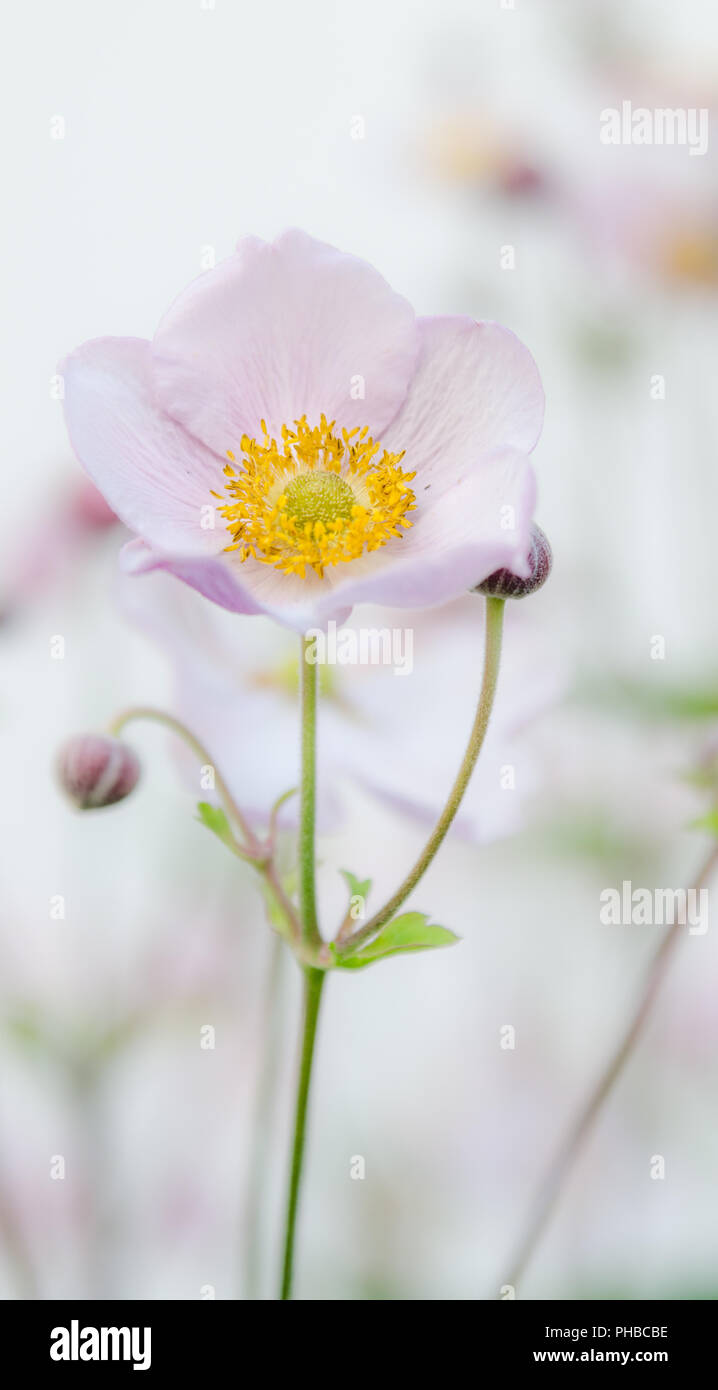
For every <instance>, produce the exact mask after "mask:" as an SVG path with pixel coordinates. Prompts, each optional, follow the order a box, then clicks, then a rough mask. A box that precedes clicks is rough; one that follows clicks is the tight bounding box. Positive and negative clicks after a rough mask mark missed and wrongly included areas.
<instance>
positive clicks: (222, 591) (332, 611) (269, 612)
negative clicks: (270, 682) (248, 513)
mask: <svg viewBox="0 0 718 1390" xmlns="http://www.w3.org/2000/svg"><path fill="white" fill-rule="evenodd" d="M120 564H121V567H122V569H123V570H124V572H125V573H126V574H133V575H140V574H151V573H153V572H154V571H155V570H164V571H165V572H166V573H167V574H173V575H174V576H175V578H176V579H181V580H182V581H183V582H184V583H185V584H189V586H190V588H192V589H195V590H196V591H197V593H199V594H202V595H203V596H204V597H205V598H208V599H210V600H211V602H212V603H216V604H218V605H219V607H220V608H226V609H228V610H229V611H230V612H231V613H248V614H264V615H266V616H267V617H270V618H274V619H275V620H276V621H277V622H280V623H282V624H283V625H284V626H285V627H289V628H292V629H293V630H294V631H296V632H306V630H307V628H310V627H316V626H317V625H318V623H319V622H320V616H319V615H320V612H321V614H322V616H321V622H322V623H325V622H328V621H329V619H330V618H334V619H335V621H336V622H344V620H345V619H346V618H347V617H348V616H349V613H350V612H351V606H350V605H349V606H348V605H347V604H346V603H343V604H342V603H341V602H334V601H333V600H332V598H331V590H330V589H329V588H328V586H325V585H324V584H322V582H321V581H320V580H315V579H314V578H313V577H312V576H309V577H308V578H307V579H305V580H301V579H297V578H293V577H290V576H288V575H286V574H281V573H280V572H279V570H276V569H274V568H273V567H272V566H271V565H262V564H260V563H259V562H257V561H251V560H250V561H247V562H246V563H245V564H240V562H239V561H238V560H236V559H234V560H232V559H231V558H230V557H228V556H223V555H220V556H211V557H210V556H201V557H200V556H195V557H191V556H181V555H167V554H163V553H161V552H159V551H155V550H152V548H151V547H150V546H148V545H146V544H145V543H144V541H141V540H137V541H128V543H127V545H125V546H123V548H122V550H121V552H120ZM320 597H323V599H324V603H323V604H320V603H319V601H318V600H319V598H320ZM325 614H326V616H324V615H325Z"/></svg>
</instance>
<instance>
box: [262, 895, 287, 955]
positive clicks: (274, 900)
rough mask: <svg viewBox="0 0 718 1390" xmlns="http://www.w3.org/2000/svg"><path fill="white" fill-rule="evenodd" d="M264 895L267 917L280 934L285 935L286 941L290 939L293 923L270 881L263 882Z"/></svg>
mask: <svg viewBox="0 0 718 1390" xmlns="http://www.w3.org/2000/svg"><path fill="white" fill-rule="evenodd" d="M262 897H263V898H264V906H265V908H266V911H267V917H268V918H269V921H270V923H271V925H272V926H273V927H274V930H275V931H276V933H277V935H278V936H283V937H284V939H285V941H290V940H291V937H292V924H291V922H290V920H289V918H288V916H287V914H286V912H285V911H284V908H283V907H282V904H281V902H280V900H279V898H278V897H277V895H276V893H275V892H274V890H273V888H272V887H271V885H270V884H269V883H265V882H264V881H263V882H262Z"/></svg>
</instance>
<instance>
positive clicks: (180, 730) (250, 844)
mask: <svg viewBox="0 0 718 1390" xmlns="http://www.w3.org/2000/svg"><path fill="white" fill-rule="evenodd" d="M139 719H145V720H149V721H151V722H152V723H154V724H163V725H164V727H165V728H166V729H169V730H170V732H171V733H173V734H177V736H178V737H179V738H181V739H182V740H183V742H184V743H186V744H187V747H188V748H191V750H192V752H193V753H195V754H196V756H197V757H198V758H199V760H200V762H201V763H202V764H203V765H204V766H207V767H211V768H213V769H214V780H215V785H216V787H217V791H218V792H219V795H220V799H221V800H222V802H223V804H224V808H225V811H226V812H227V813H228V815H229V816H230V817H234V820H235V821H236V823H237V825H238V826H239V828H240V830H241V832H242V834H243V835H244V838H245V840H246V842H247V848H248V849H257V850H258V849H259V845H258V842H257V838H256V836H255V834H254V831H253V830H252V827H251V825H250V824H249V822H248V820H247V818H246V816H245V815H244V812H243V811H241V810H240V808H239V806H238V805H237V803H236V801H235V799H234V797H233V796H232V793H231V792H230V790H229V787H228V786H227V783H226V782H225V780H224V778H223V777H222V775H221V773H220V772H219V770H218V769H217V767H215V764H214V763H213V761H212V759H211V757H210V755H209V753H208V752H207V749H206V748H205V747H204V745H203V744H201V743H200V741H199V739H198V738H195V736H194V734H193V733H192V731H191V730H190V729H188V728H187V726H186V724H182V723H181V721H180V720H179V719H174V718H173V716H172V715H171V714H165V713H164V711H163V710H159V709H150V708H149V707H148V706H147V707H146V706H142V705H138V706H136V707H134V708H132V709H128V710H123V712H122V714H118V715H117V717H116V719H113V721H112V723H111V724H110V726H109V732H110V733H111V734H112V735H114V736H115V737H116V736H117V735H118V734H119V733H121V732H122V730H123V729H124V728H125V726H126V725H127V724H131V723H134V722H135V720H139Z"/></svg>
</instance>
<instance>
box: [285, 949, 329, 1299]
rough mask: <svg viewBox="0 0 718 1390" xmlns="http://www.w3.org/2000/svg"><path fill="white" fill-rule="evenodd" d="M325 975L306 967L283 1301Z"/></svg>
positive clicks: (291, 1257) (291, 1269) (287, 1296)
mask: <svg viewBox="0 0 718 1390" xmlns="http://www.w3.org/2000/svg"><path fill="white" fill-rule="evenodd" d="M324 978H325V972H324V971H323V970H315V969H314V968H313V967H312V966H309V967H307V968H305V971H304V1012H303V1020H302V1043H301V1053H300V1059H299V1079H298V1083H297V1100H296V1108H295V1115H294V1141H293V1144H292V1159H291V1168H290V1174H289V1190H288V1193H287V1212H286V1218H285V1225H284V1260H283V1265H282V1283H281V1291H280V1295H279V1296H280V1299H283V1300H286V1299H290V1298H291V1296H292V1276H293V1272H294V1239H295V1233H296V1225H297V1210H298V1205H299V1189H300V1184H301V1179H302V1166H303V1160H304V1147H305V1139H306V1129H307V1106H308V1101H309V1088H310V1085H311V1080H312V1063H313V1061H314V1043H315V1040H316V1035H317V1019H318V1017H319V1004H320V1002H321V997H322V986H323V984H324Z"/></svg>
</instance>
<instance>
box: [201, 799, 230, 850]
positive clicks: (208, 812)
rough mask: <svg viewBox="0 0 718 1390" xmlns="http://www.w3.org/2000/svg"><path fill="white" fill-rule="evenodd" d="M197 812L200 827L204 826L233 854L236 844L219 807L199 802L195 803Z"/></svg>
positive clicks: (206, 802)
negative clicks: (200, 823)
mask: <svg viewBox="0 0 718 1390" xmlns="http://www.w3.org/2000/svg"><path fill="white" fill-rule="evenodd" d="M197 810H198V812H199V815H198V820H200V821H201V822H202V825H206V827H207V829H208V830H211V831H212V834H213V835H216V836H217V839H218V840H221V841H222V844H224V845H226V846H227V848H228V849H231V850H232V852H233V853H234V851H235V850H236V848H237V842H236V840H235V838H234V835H233V834H232V829H231V826H230V824H229V821H228V820H227V817H226V815H225V814H224V811H223V810H222V809H221V807H219V806H211V805H210V803H209V802H208V801H200V802H198V803H197Z"/></svg>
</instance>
